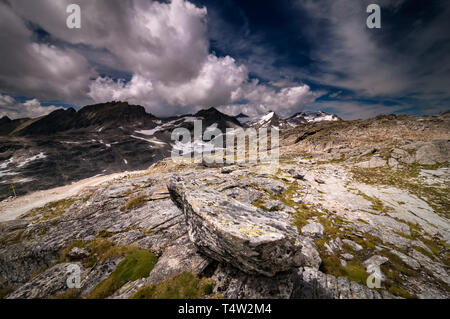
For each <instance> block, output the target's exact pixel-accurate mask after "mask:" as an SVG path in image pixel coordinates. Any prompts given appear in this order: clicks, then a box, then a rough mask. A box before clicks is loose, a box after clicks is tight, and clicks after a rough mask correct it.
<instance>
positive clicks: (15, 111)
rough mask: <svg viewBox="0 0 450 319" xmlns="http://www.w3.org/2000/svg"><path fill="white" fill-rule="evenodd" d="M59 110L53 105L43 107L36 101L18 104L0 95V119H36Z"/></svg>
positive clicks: (11, 98)
mask: <svg viewBox="0 0 450 319" xmlns="http://www.w3.org/2000/svg"><path fill="white" fill-rule="evenodd" d="M60 108H61V107H58V106H54V105H51V106H43V105H42V104H41V103H40V102H39V101H38V100H37V99H31V100H27V101H25V102H23V103H20V102H18V101H16V100H15V99H14V98H13V97H11V96H8V95H3V94H0V118H2V117H4V116H7V117H9V118H10V119H19V118H25V117H28V118H36V117H40V116H43V115H47V114H49V113H51V112H53V111H56V110H58V109H60Z"/></svg>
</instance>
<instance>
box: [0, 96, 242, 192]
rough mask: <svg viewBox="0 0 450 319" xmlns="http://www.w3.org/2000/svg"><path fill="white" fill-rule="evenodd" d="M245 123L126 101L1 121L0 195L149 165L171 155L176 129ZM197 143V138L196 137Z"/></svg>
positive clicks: (214, 112)
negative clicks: (159, 113) (151, 110)
mask: <svg viewBox="0 0 450 319" xmlns="http://www.w3.org/2000/svg"><path fill="white" fill-rule="evenodd" d="M195 120H201V121H202V132H204V131H205V130H206V129H208V128H212V127H214V128H217V129H219V130H220V131H222V132H225V131H226V130H227V129H229V128H231V129H235V128H241V127H242V128H246V127H247V124H245V123H241V122H239V118H238V117H233V116H228V115H226V114H224V113H221V112H219V111H218V110H217V109H215V108H210V109H207V110H201V111H199V112H198V113H196V114H193V115H191V114H190V115H183V116H176V117H170V118H157V117H155V116H153V115H152V114H148V113H146V111H145V109H144V108H143V107H142V106H137V105H129V104H128V103H126V102H110V103H104V104H97V105H90V106H86V107H84V108H82V109H81V110H79V111H78V112H77V111H75V110H74V109H61V110H57V111H55V112H52V113H51V114H49V115H47V116H43V117H40V118H36V119H19V120H10V119H9V118H6V117H4V118H2V119H1V120H0V177H2V181H1V182H0V199H5V198H7V197H9V196H11V195H13V192H12V190H11V188H10V187H11V186H14V187H15V191H16V193H17V194H20V195H24V194H27V193H30V192H33V191H37V190H44V189H49V188H52V187H58V186H63V185H67V184H70V183H72V182H75V181H78V180H81V179H84V178H89V177H93V176H99V175H107V174H111V173H117V172H122V171H133V170H140V169H145V168H148V167H149V166H150V165H152V164H153V163H156V162H157V161H159V160H161V159H163V158H166V157H168V156H170V154H171V150H172V149H173V147H174V146H175V144H176V143H175V141H173V140H172V138H171V133H172V132H173V130H174V129H175V128H186V129H188V130H190V131H191V132H192V131H193V129H194V121H195ZM200 142H202V141H200Z"/></svg>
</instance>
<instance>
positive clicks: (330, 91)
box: [0, 0, 450, 119]
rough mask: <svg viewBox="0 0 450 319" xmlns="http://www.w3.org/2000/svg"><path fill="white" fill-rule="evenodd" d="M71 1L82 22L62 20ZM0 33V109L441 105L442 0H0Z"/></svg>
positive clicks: (19, 112)
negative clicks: (370, 24) (376, 9)
mask: <svg viewBox="0 0 450 319" xmlns="http://www.w3.org/2000/svg"><path fill="white" fill-rule="evenodd" d="M71 3H76V4H79V5H80V7H81V23H82V26H81V29H69V28H67V26H66V19H67V17H68V14H67V13H66V8H67V6H68V5H69V4H71ZM370 3H377V4H379V5H380V7H381V10H382V11H381V19H382V25H381V26H382V28H381V29H368V28H367V26H366V19H367V16H368V13H367V12H366V8H367V5H368V4H370ZM0 41H1V47H0V116H4V115H7V116H9V117H11V118H19V117H36V116H40V115H43V114H46V113H48V112H51V111H53V110H55V109H56V108H58V107H75V108H76V109H79V108H80V107H82V106H84V105H87V104H94V103H98V102H106V101H111V100H124V101H128V102H130V103H133V104H140V105H142V106H145V108H146V109H147V111H148V112H151V113H153V114H155V115H158V116H169V115H176V114H185V113H193V112H195V111H197V110H199V109H202V108H209V107H212V106H214V107H217V108H219V109H221V110H222V111H224V112H227V113H230V114H238V113H240V112H244V113H247V114H249V115H255V114H262V113H265V112H267V111H269V110H274V111H277V112H279V113H280V114H281V115H283V116H289V115H292V114H293V113H295V112H299V111H302V110H319V109H320V110H324V111H328V112H332V113H336V114H338V115H340V116H342V117H343V118H345V119H355V118H367V117H371V116H375V115H378V114H386V113H408V114H414V115H421V114H438V113H440V112H443V111H447V110H449V109H450V89H449V87H450V54H449V53H450V3H448V1H440V0H430V1H422V0H370V1H365V0H360V1H355V0H286V1H273V0H258V1H246V0H217V1H215V0H190V1H185V0H172V1H160V2H158V1H150V0H33V1H30V0H0Z"/></svg>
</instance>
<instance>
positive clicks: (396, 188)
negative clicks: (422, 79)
mask: <svg viewBox="0 0 450 319" xmlns="http://www.w3.org/2000/svg"><path fill="white" fill-rule="evenodd" d="M209 112H214V111H213V110H209ZM208 114H209V113H208ZM206 115H207V114H204V115H203V116H204V117H207V116H206ZM216 115H217V114H216ZM223 120H224V122H223V123H226V125H231V124H230V123H233V122H234V121H233V118H223ZM170 121H174V119H172V120H168V122H170ZM177 121H180V119H177ZM183 122H185V120H184V119H183ZM235 124H237V123H235ZM208 125H212V123H209V124H208ZM149 126H150V124H149ZM206 126H207V125H206ZM149 130H154V131H151V132H149ZM164 130H165V127H164V124H163V123H161V124H155V126H154V128H145V129H144V128H142V129H141V134H142V135H141V136H147V137H146V138H147V139H148V138H149V137H148V136H154V137H158V138H161V139H162V138H163V137H162V136H163V135H155V134H156V133H157V132H160V133H161V134H162V133H163V131H164ZM136 136H137V135H136ZM280 136H281V149H280V151H281V152H280V153H281V158H280V161H279V163H277V162H263V163H258V164H249V163H243V164H239V165H220V166H219V167H208V166H209V165H205V164H193V163H178V164H176V163H174V162H172V160H171V159H165V160H162V161H159V162H157V163H155V164H153V165H152V166H151V167H150V168H149V169H147V170H145V171H140V172H130V173H128V174H125V175H124V176H119V177H117V178H115V179H113V180H108V181H105V182H104V183H103V184H100V185H95V186H93V187H86V188H83V189H82V190H80V191H79V192H77V193H76V195H71V196H68V197H66V198H63V199H60V200H58V201H56V202H51V203H48V204H46V205H45V206H43V207H36V208H34V209H32V210H30V211H27V212H25V213H24V214H22V215H21V216H19V217H18V218H15V217H11V218H5V219H3V220H4V222H2V223H0V288H1V295H2V296H3V297H5V298H12V299H14V298H294V299H296V298H300V299H302V298H306V299H307V298H337V299H348V298H358V299H359V298H361V299H366V298H449V297H450V275H449V266H450V264H449V262H450V250H449V245H450V227H449V225H450V223H449V217H450V214H449V207H450V198H449V193H450V192H449V187H450V183H449V181H450V171H449V164H448V162H449V159H450V114H449V113H447V114H443V115H440V116H435V117H422V118H415V117H410V116H393V115H392V116H380V117H377V118H374V119H369V120H359V121H323V122H321V121H316V122H308V123H304V124H302V125H299V126H296V127H292V128H287V129H283V130H282V131H281V134H280ZM15 154H16V153H14V156H15ZM131 154H132V153H130V156H131ZM2 169H9V166H8V167H5V168H2ZM20 200H21V198H16V199H14V201H19V202H20ZM5 213H7V212H5V211H2V212H0V215H1V214H5ZM74 264H75V265H78V266H79V268H80V270H81V273H80V275H81V285H80V287H79V288H74V289H69V288H67V284H66V280H67V278H68V272H67V271H68V269H70V267H72V266H71V265H74ZM373 269H379V270H380V273H381V278H380V286H379V288H377V287H375V288H373V289H371V288H369V287H368V286H367V279H368V277H370V276H371V274H372V271H373ZM369 279H370V278H369Z"/></svg>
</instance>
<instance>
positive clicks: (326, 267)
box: [320, 255, 369, 285]
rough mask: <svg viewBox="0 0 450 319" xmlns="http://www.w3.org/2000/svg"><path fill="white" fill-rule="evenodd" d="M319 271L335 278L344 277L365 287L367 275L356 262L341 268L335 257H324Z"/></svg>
mask: <svg viewBox="0 0 450 319" xmlns="http://www.w3.org/2000/svg"><path fill="white" fill-rule="evenodd" d="M320 270H321V271H322V272H324V273H326V274H331V275H333V276H335V277H345V278H348V279H349V280H351V281H354V282H357V283H359V284H361V285H365V284H366V281H367V277H369V274H368V273H367V272H366V271H365V268H364V266H363V265H362V264H361V263H360V262H359V261H357V260H351V261H349V262H348V263H347V266H345V267H344V266H342V264H341V261H340V260H339V258H338V257H337V256H334V255H333V256H326V257H323V258H322V264H321V265H320Z"/></svg>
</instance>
